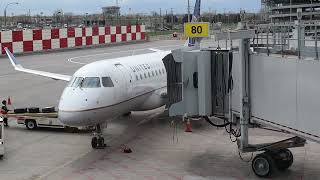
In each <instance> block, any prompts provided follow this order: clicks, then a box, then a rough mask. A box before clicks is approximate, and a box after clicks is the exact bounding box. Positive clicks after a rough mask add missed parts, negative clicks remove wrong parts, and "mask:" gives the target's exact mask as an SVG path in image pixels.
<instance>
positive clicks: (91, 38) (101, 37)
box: [0, 25, 147, 54]
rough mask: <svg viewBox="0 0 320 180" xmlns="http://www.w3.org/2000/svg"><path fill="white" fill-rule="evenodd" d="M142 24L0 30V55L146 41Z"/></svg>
mask: <svg viewBox="0 0 320 180" xmlns="http://www.w3.org/2000/svg"><path fill="white" fill-rule="evenodd" d="M146 39H147V38H146V31H145V26H144V25H132V26H131V25H128V26H106V27H98V26H96V27H83V28H73V27H71V28H55V29H32V30H20V31H0V47H1V50H2V54H5V51H4V48H5V47H7V48H8V49H9V50H10V51H11V52H13V53H18V54H20V53H28V52H39V51H49V50H58V49H68V48H80V47H86V46H96V45H108V44H116V43H125V42H133V41H143V40H146Z"/></svg>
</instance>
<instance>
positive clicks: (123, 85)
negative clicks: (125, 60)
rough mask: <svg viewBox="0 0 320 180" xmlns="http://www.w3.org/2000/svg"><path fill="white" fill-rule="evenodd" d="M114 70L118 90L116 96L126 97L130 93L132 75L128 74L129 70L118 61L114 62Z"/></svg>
mask: <svg viewBox="0 0 320 180" xmlns="http://www.w3.org/2000/svg"><path fill="white" fill-rule="evenodd" d="M115 70H116V74H117V79H118V82H117V83H118V85H119V91H120V92H119V93H117V94H118V95H119V96H118V97H119V98H121V99H127V98H128V97H129V96H130V94H131V82H132V75H131V74H129V70H127V69H126V68H125V67H124V66H123V65H122V64H120V63H117V64H115Z"/></svg>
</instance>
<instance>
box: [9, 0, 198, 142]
mask: <svg viewBox="0 0 320 180" xmlns="http://www.w3.org/2000/svg"><path fill="white" fill-rule="evenodd" d="M200 2H201V0H197V1H196V6H195V10H194V14H193V21H195V20H196V19H198V18H199V17H200ZM192 43H195V41H191V40H190V41H189V40H188V42H187V44H188V45H189V46H190V45H193V44H192ZM150 50H152V51H154V52H153V53H150V54H143V55H135V56H129V57H122V58H117V59H111V60H102V61H97V62H93V63H91V64H88V65H85V66H83V67H82V68H80V69H79V70H77V71H76V72H75V73H74V75H73V76H72V77H71V76H67V75H61V74H55V73H49V72H43V71H37V70H31V69H26V68H24V67H23V66H22V65H21V64H20V63H19V62H18V61H17V60H16V58H15V57H14V56H13V54H12V53H11V52H10V51H9V50H8V49H7V48H5V51H6V53H7V55H8V57H9V59H10V61H11V64H12V65H13V66H14V68H15V70H17V71H21V72H25V73H31V74H35V75H40V76H44V77H48V78H52V79H55V80H62V81H68V82H69V84H68V85H67V87H66V88H65V90H64V92H63V94H62V95H61V98H60V102H59V107H58V109H59V111H58V117H59V120H60V121H61V122H62V123H64V124H65V125H68V126H96V133H94V137H93V138H92V140H91V145H92V147H93V148H103V147H104V146H105V143H104V138H103V135H102V131H101V125H103V124H106V123H107V121H108V120H110V119H114V118H116V117H119V116H121V115H123V114H125V113H129V112H131V111H146V110H152V109H155V108H158V107H161V106H163V105H165V103H166V94H167V76H166V70H165V66H164V64H163V61H162V59H163V58H164V57H165V56H167V55H168V54H170V53H171V51H161V50H156V49H150Z"/></svg>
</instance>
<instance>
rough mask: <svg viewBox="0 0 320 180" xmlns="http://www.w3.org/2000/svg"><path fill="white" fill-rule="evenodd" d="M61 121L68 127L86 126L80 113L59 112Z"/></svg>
mask: <svg viewBox="0 0 320 180" xmlns="http://www.w3.org/2000/svg"><path fill="white" fill-rule="evenodd" d="M58 114H59V120H60V121H61V122H62V123H63V124H64V125H67V126H75V127H79V126H84V120H83V118H82V115H81V114H80V113H78V112H66V111H61V110H59V112H58Z"/></svg>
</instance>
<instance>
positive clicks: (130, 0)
mask: <svg viewBox="0 0 320 180" xmlns="http://www.w3.org/2000/svg"><path fill="white" fill-rule="evenodd" d="M10 2H18V3H19V5H9V7H8V8H7V14H8V15H11V14H12V13H14V14H15V15H17V14H26V13H27V12H28V11H29V10H30V12H31V14H32V15H35V14H40V12H43V13H44V14H45V15H50V14H52V13H53V12H54V11H55V10H56V9H62V10H63V11H64V12H73V13H74V14H85V13H101V7H103V6H110V5H115V4H116V0H0V13H1V14H2V13H3V10H4V8H5V6H6V5H7V4H8V3H10ZM187 2H188V0H119V5H120V7H121V12H122V13H123V14H127V13H130V12H131V13H150V12H151V11H160V8H161V9H162V12H163V13H165V11H166V10H167V11H168V12H169V11H171V8H172V10H173V12H174V13H185V12H187ZM194 3H195V0H190V6H191V7H192V8H193V6H194ZM240 9H245V10H247V11H258V10H259V9H260V0H202V11H217V12H229V11H233V12H238V11H239V10H240Z"/></svg>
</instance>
